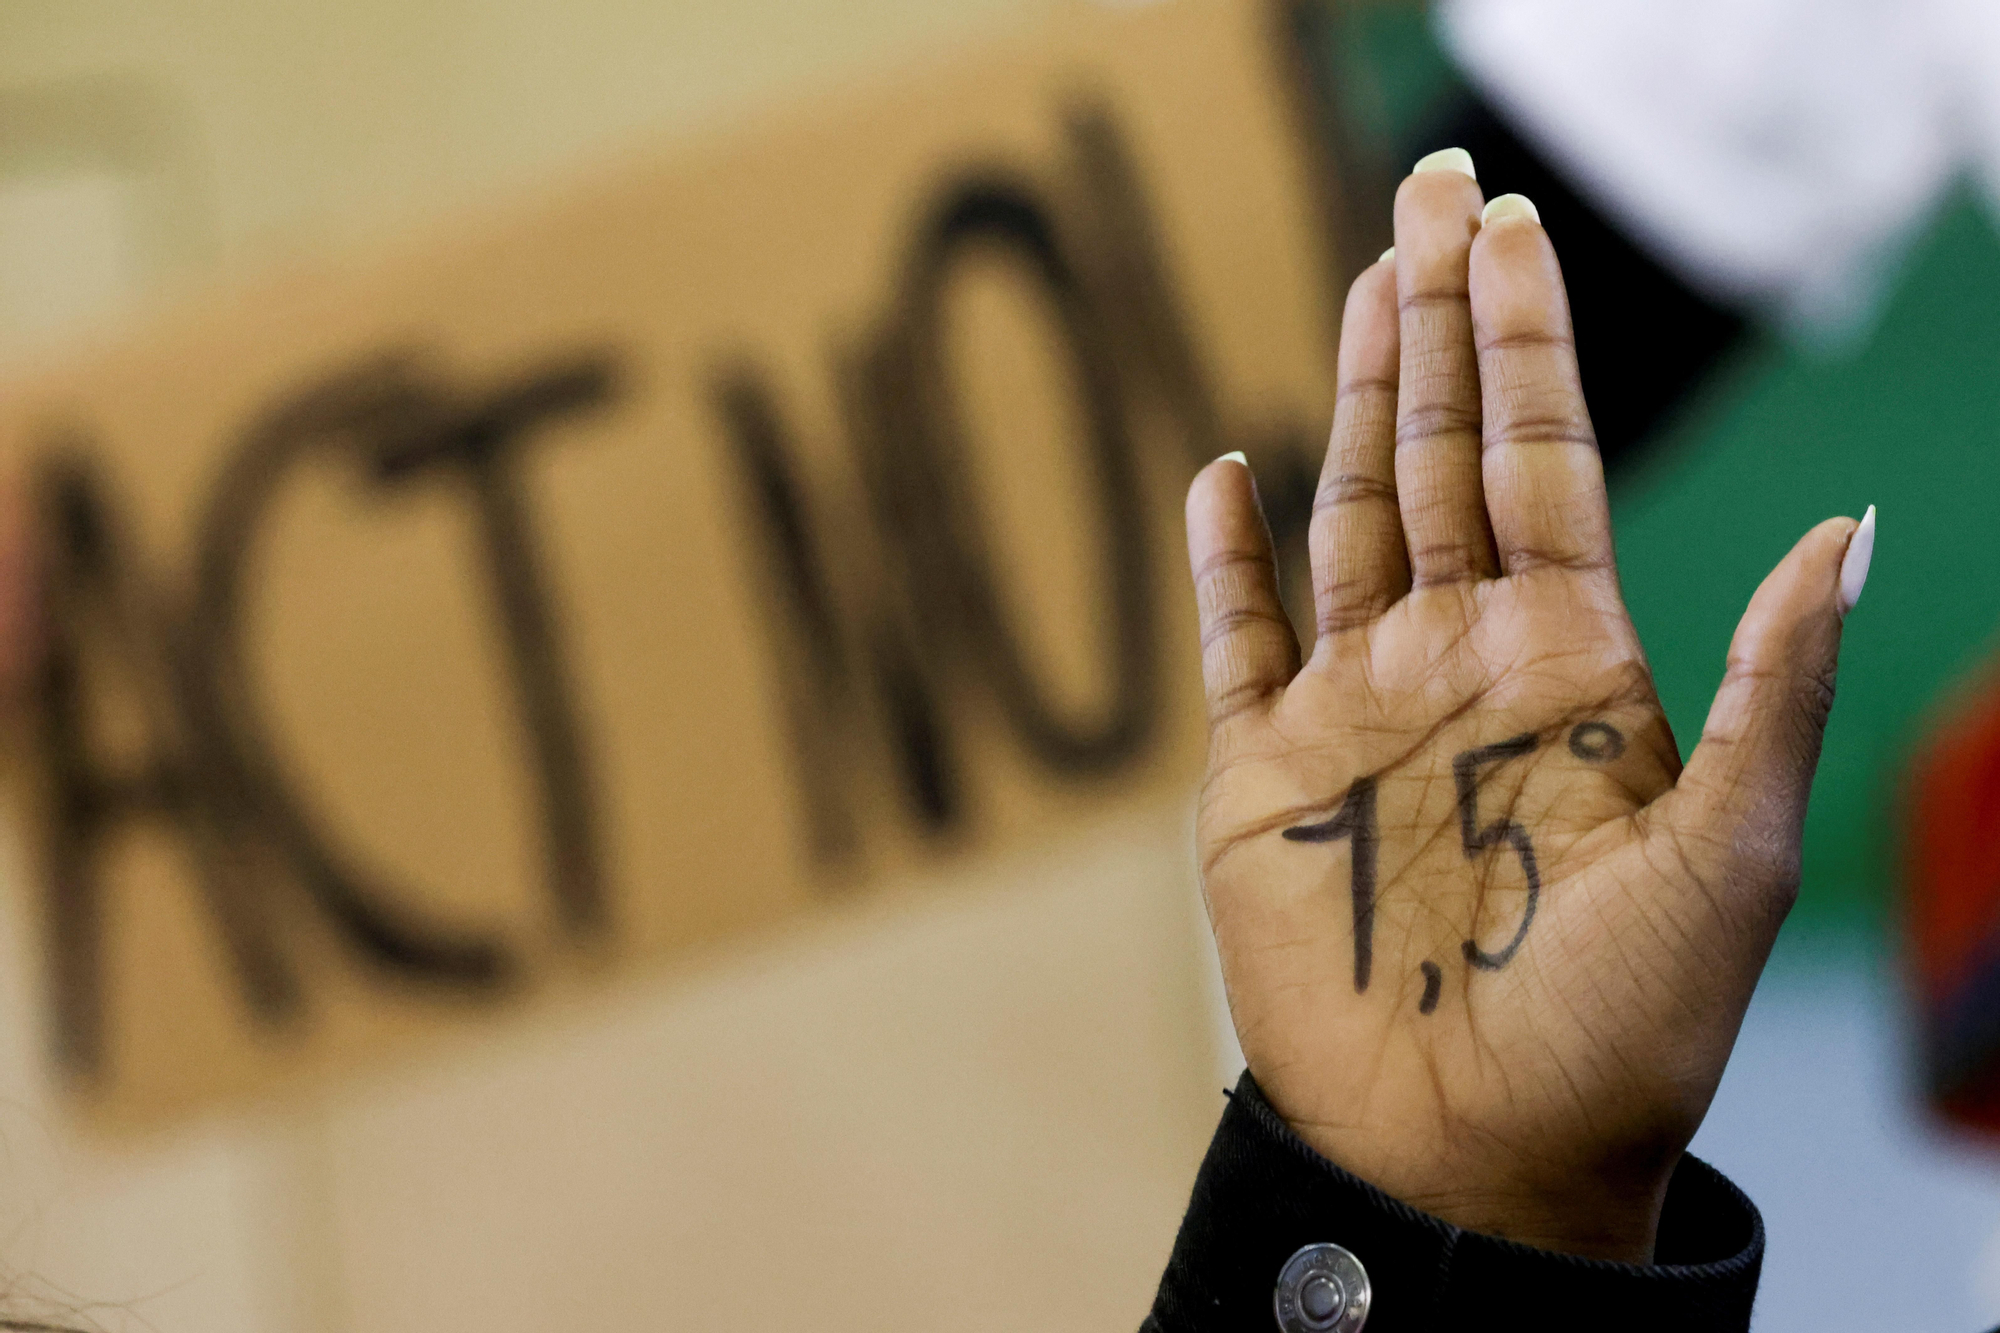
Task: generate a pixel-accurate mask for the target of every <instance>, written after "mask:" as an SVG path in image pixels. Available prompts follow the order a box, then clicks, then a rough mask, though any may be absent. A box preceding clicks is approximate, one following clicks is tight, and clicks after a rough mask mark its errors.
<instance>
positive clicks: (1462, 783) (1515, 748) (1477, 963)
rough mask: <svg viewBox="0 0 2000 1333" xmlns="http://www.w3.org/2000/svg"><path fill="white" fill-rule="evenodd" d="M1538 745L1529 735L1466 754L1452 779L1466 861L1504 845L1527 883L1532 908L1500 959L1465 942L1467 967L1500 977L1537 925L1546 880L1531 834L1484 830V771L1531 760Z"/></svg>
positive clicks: (1502, 827) (1512, 827) (1499, 827)
mask: <svg viewBox="0 0 2000 1333" xmlns="http://www.w3.org/2000/svg"><path fill="white" fill-rule="evenodd" d="M1535 744H1536V741H1535V735H1534V733H1533V732H1529V733H1528V734H1526V735H1523V736H1516V737H1514V738H1513V739H1512V740H1505V741H1500V742H1497V743H1496V744H1493V745H1482V746H1480V747H1479V748H1478V749H1476V750H1467V751H1465V752H1464V753H1463V754H1461V755H1459V756H1458V757H1457V758H1456V759H1453V760H1452V761H1451V775H1452V779H1453V780H1454V781H1455V782H1456V783H1457V784H1458V828H1459V836H1460V839H1461V840H1462V841H1463V843H1464V845H1465V856H1466V859H1467V860H1468V861H1469V860H1474V859H1476V858H1477V857H1478V856H1479V854H1480V853H1482V852H1484V851H1486V850H1487V849H1488V848H1492V847H1498V846H1499V845H1500V844H1502V843H1505V844H1507V845H1508V846H1510V847H1512V848H1513V849H1514V854H1515V855H1516V856H1518V857H1519V858H1520V859H1521V872H1522V873H1523V874H1524V875H1526V876H1527V880H1528V905H1527V906H1526V907H1525V908H1524V909H1523V910H1522V912H1521V924H1520V926H1519V927H1518V928H1517V929H1516V930H1515V931H1514V938H1513V939H1511V940H1509V941H1508V942H1507V947H1506V948H1504V949H1502V950H1501V951H1500V952H1498V953H1488V952H1486V950H1484V949H1482V948H1480V947H1479V942H1478V941H1477V940H1467V941H1466V942H1465V946H1464V947H1465V961H1467V962H1468V963H1471V964H1472V965H1473V966H1474V967H1480V968H1485V969H1487V970H1488V971H1497V970H1498V969H1500V968H1503V967H1505V966H1507V964H1508V963H1510V962H1512V961H1513V958H1514V951H1515V950H1517V949H1519V948H1520V947H1521V941H1522V940H1524V939H1526V938H1527V936H1528V927H1529V926H1530V925H1531V924H1533V922H1534V920H1535V907H1536V904H1537V903H1539V902H1540V901H1541V896H1542V875H1541V871H1540V870H1539V869H1537V868H1536V866H1535V844H1534V843H1533V842H1531V841H1529V839H1528V831H1527V830H1526V829H1524V828H1522V827H1521V826H1520V825H1519V824H1516V823H1515V822H1514V821H1513V820H1511V819H1499V820H1495V821H1494V822H1493V823H1491V824H1488V825H1487V826H1486V827H1484V828H1481V827H1480V826H1479V770H1480V769H1482V768H1485V767H1488V766H1489V765H1493V764H1504V763H1506V762H1507V761H1508V760H1509V759H1518V758H1520V757H1521V756H1522V755H1524V754H1529V753H1531V752H1532V751H1533V750H1534V748H1535Z"/></svg>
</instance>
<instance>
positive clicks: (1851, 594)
mask: <svg viewBox="0 0 2000 1333" xmlns="http://www.w3.org/2000/svg"><path fill="white" fill-rule="evenodd" d="M1874 558H1875V506H1874V505H1869V506H1868V512H1867V513H1865V514H1863V515H1862V516H1861V526H1860V527H1858V528H1856V529H1855V530H1854V535H1853V536H1852V537H1849V538H1848V539H1847V555H1846V556H1845V557H1843V558H1842V560H1841V562H1840V614H1841V615H1842V616H1843V617H1844V616H1846V615H1847V613H1848V612H1849V611H1852V610H1853V609H1854V604H1855V603H1856V602H1858V601H1860V600H1861V590H1862V589H1863V588H1865V587H1867V586H1868V564H1869V562H1870V561H1871V560H1873V559H1874Z"/></svg>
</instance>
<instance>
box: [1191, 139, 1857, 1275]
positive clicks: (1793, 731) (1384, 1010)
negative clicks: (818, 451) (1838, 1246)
mask: <svg viewBox="0 0 2000 1333" xmlns="http://www.w3.org/2000/svg"><path fill="white" fill-rule="evenodd" d="M1482 203H1483V200H1482V197H1481V193H1480V189H1479V186H1478V184H1477V183H1476V181H1475V180H1474V179H1473V176H1472V174H1471V164H1470V162H1469V160H1468V159H1466V158H1465V156H1464V155H1463V154H1461V153H1456V152H1451V153H1446V154H1438V155H1434V157H1433V158H1432V159H1426V162H1425V163H1424V164H1420V167H1419V170H1418V171H1417V173H1416V174H1414V175H1412V176H1411V177H1410V178H1408V179H1407V180H1406V181H1405V182H1404V183H1403V186H1402V188H1401V190H1400V192H1399V194H1398V197H1397V202H1396V248H1395V250H1394V251H1392V252H1391V253H1390V255H1387V256H1385V257H1384V260H1383V261H1382V262H1380V263H1378V264H1376V265H1374V266H1373V267H1371V268H1370V269H1369V270H1368V271H1366V272H1365V273H1363V274H1362V275H1361V277H1360V278H1359V279H1358V280H1357V281H1356V283H1355V284H1354V288H1353V290H1352V292H1351V294H1350V296H1349V299H1348V304H1347V311H1346V317H1345V322H1344V326H1343V330H1342V338H1341V349H1340V363H1339V401H1338V407H1337V410H1336V414H1335V419H1334V426H1333V435H1332V441H1331V445H1330V447H1329V450H1328V454H1327V459H1326V465H1325V471H1324V473H1323V476H1322V479H1321V483H1320V489H1319V495H1318V500H1317V504H1316V507H1315V511H1314V516H1313V522H1312V528H1311V546H1312V571H1313V599H1314V606H1315V612H1316V617H1317V628H1318V633H1317V639H1316V641H1315V642H1314V643H1313V644H1311V645H1310V651H1309V652H1308V653H1306V654H1304V655H1303V660H1302V654H1301V651H1300V647H1299V645H1298V643H1297V641H1296V639H1295V637H1294V635H1293V632H1292V629H1291V626H1290V623H1289V622H1288V620H1287V618H1286V616H1285V614H1284V611H1283V607H1282V605H1281V603H1280V601H1279V594H1278V588H1277V585H1276V575H1275V564H1274V562H1273V558H1272V551H1271V545H1270V539H1269V536H1268V533H1267V531H1266V528H1265V525H1264V522H1263V519H1262V516H1261V513H1260V511H1259V508H1258V504H1257V500H1256V495H1255V491H1254V487H1253V484H1252V480H1251V476H1250V473H1249V471H1248V470H1247V469H1246V468H1245V467H1243V466H1241V465H1240V463H1239V462H1238V461H1235V460H1219V461H1218V462H1216V463H1214V464H1212V465H1210V466H1209V467H1208V468H1207V469H1205V470H1204V471H1203V472H1202V473H1201V475H1200V476H1199V477H1198V478H1197V479H1196V481H1195V483H1194V486H1193V489H1192V491H1191V493H1190V495H1189V498H1188V537H1189V547H1190V557H1191V561H1192V566H1193V571H1194V579H1195V589H1196V595H1197V599H1198V603H1199V609H1200V620H1201V631H1202V654H1203V656H1202V664H1203V674H1204V679H1205V684H1206V689H1207V696H1208V707H1209V712H1210V719H1211V727H1212V731H1211V744H1210V756H1209V771H1208V777H1207V781H1206V784H1205V786H1204V788H1203V793H1202V800H1201V806H1200V815H1199V848H1200V860H1201V869H1202V875H1203V882H1204V889H1205V893H1206V897H1207V901H1208V906H1209V913H1210V917H1211V920H1212V923H1213V925H1214V928H1215V934H1216V938H1217V941H1218V944H1219V947H1220V951H1221V956H1222V962H1223V971H1224V976H1225V979H1226V982H1227V987H1228V993H1229V999H1230V1008H1231V1013H1232V1015H1233V1018H1234V1021H1235V1025H1236V1029H1237V1032H1238V1035H1239V1037H1240V1039H1241V1041H1242V1046H1243V1050H1244V1054H1245V1056H1246V1057H1247V1060H1248V1063H1249V1068H1250V1071H1251V1073H1252V1075H1253V1076H1254V1078H1255V1079H1256V1081H1257V1084H1258V1085H1259V1086H1260V1087H1261V1089H1262V1091H1263V1094H1264V1096H1265V1097H1266V1098H1268V1100H1269V1103H1270V1105H1271V1106H1272V1107H1273V1108H1274V1109H1275V1110H1277V1111H1278V1113H1279V1114H1280V1115H1282V1116H1283V1117H1284V1119H1285V1120H1286V1121H1287V1122H1288V1123H1289V1124H1290V1125H1291V1127H1292V1128H1293V1129H1294V1130H1296V1132H1297V1134H1298V1135H1299V1136H1300V1137H1301V1138H1303V1139H1304V1140H1305V1141H1306V1143H1308V1144H1309V1145H1311V1146H1312V1147H1313V1148H1316V1149H1318V1150H1319V1152H1320V1153H1322V1154H1323V1155H1325V1156H1326V1157H1327V1158H1329V1159H1331V1160H1332V1161H1333V1162H1335V1163H1337V1164H1339V1165H1340V1166H1342V1167H1345V1168H1346V1169H1347V1170H1349V1171H1351V1172H1353V1173H1354V1174H1355V1175H1358V1176H1360V1177H1361V1178H1362V1179H1364V1180H1366V1181H1368V1182H1370V1183H1372V1184H1373V1185H1375V1186H1377V1187H1379V1188H1380V1189H1381V1190H1383V1191H1385V1192H1387V1193H1388V1194H1389V1195H1392V1196H1394V1197H1395V1198H1397V1199H1400V1200H1401V1201H1403V1202H1404V1203H1407V1204H1410V1205H1412V1206H1414V1207H1416V1208H1418V1209H1421V1210H1423V1211H1425V1212H1428V1213H1430V1214H1432V1215H1434V1216H1435V1217H1437V1218H1441V1219H1443V1220H1444V1221H1446V1222H1449V1223H1453V1224H1456V1225H1457V1226H1460V1227H1463V1228H1466V1229H1468V1230H1471V1231H1477V1232H1484V1233H1488V1234H1492V1235H1499V1236H1505V1237H1509V1238H1512V1239H1514V1240H1517V1241H1520V1242H1523V1243H1525V1244H1528V1245H1531V1246H1535V1247H1539V1248H1542V1249H1545V1250H1553V1251H1560V1252H1564V1253H1568V1254H1573V1255H1581V1256H1589V1257H1595V1258H1602V1259H1613V1260H1624V1261H1628V1262H1635V1263H1646V1262H1648V1261H1649V1260H1650V1259H1651V1257H1652V1255H1653V1251H1654V1245H1655V1239H1656V1232H1657V1228H1658V1225H1659V1219H1660V1214H1661V1207H1662V1201H1663V1200H1664V1199H1665V1197H1666V1194H1667V1188H1668V1182H1669V1179H1670V1178H1671V1176H1672V1175H1673V1172H1674V1170H1675V1167H1676V1165H1677V1164H1678V1162H1679V1161H1680V1158H1681V1153H1682V1150H1683V1149H1684V1147H1685V1146H1686V1144H1687V1143H1688V1141H1689V1139H1690V1138H1691V1137H1692V1136H1693V1134H1694V1131H1695V1129H1696V1127H1697V1126H1698V1124H1699V1123H1700V1121H1701V1118H1702V1116H1703V1114H1704V1113H1705V1112H1706V1110H1707V1107H1708V1104H1709V1101H1710V1098H1711V1097H1712V1096H1713V1094H1714V1092H1715V1088H1716V1084H1717V1082H1718V1080H1719V1079H1720V1077H1721V1074H1722V1069H1723V1065H1724V1063H1725V1062H1726V1060H1727V1058H1728V1055H1729V1050H1730V1047H1731V1045H1732V1044H1733V1042H1734V1041H1735V1037H1736V1032H1737V1028H1738V1025H1739V1023H1740V1022H1741V1019H1742V1015H1743V1012H1744V1009H1745V1007H1746V1005H1747V1004H1748V1002H1749V999H1750V994H1751V991H1752V989H1753V987H1754V986H1755V984H1756V980H1757V976H1758V974H1759V972H1760V971H1761V969H1762V967H1763V964H1764V961H1765V958H1766V956H1767V954H1768V952H1769V950H1770V947H1771V944H1772V941H1773V939H1774V937H1775V935H1776V932H1777V930H1778V926H1779V924H1780V923H1781V921H1782V920H1783V918H1784V916H1785V913H1786V911H1787V909H1788V908H1789V906H1790V904H1791V902H1792V900H1793V897H1794V895H1795V893H1796V889H1797V884H1798V875H1799V848H1800V840H1801V833H1802V824H1803V819H1804V814H1805V807H1806V797H1807V792H1808V789H1809V787H1810V784H1811V780H1812V775H1813V769H1814V766H1815V764H1816V763H1817V760H1818V755H1819V747H1820V736H1821V732H1822V730H1823V728H1824V725H1825V722H1826V719H1827V715H1828V710H1829V708H1830V706H1831V704H1832V699H1833V679H1834V669H1835V663H1836V658H1837V655H1838V651H1839V644H1840V633H1841V622H1842V619H1843V617H1844V615H1845V614H1846V612H1847V610H1848V609H1850V608H1851V606H1852V603H1853V600H1854V598H1855V597H1857V596H1858V595H1859V591H1860V581H1861V579H1862V577H1864V576H1865V574H1866V564H1867V558H1868V553H1869V550H1870V549H1871V548H1872V540H1873V527H1872V521H1871V522H1870V523H1869V524H1868V526H1867V530H1866V531H1865V532H1860V533H1859V535H1858V536H1857V532H1858V525H1857V524H1856V523H1855V522H1854V521H1853V520H1852V519H1846V518H1837V519H1829V520H1828V521H1826V522H1825V523H1822V524H1820V525H1819V526H1818V527H1816V528H1814V529H1813V530H1812V531H1811V532H1809V533H1807V534H1806V535H1805V537H1804V538H1803V539H1802V540H1801V541H1800V542H1799V543H1798V545H1797V546H1796V547H1795V548H1794V549H1793V550H1792V552H1791V554H1790V555H1788V556H1787V557H1786V558H1785V560H1784V562H1783V563H1782V564H1780V565H1779V566H1778V568H1777V569H1776V570H1775V571H1774V572H1773V573H1772V574H1771V575H1770V576H1769V577H1768V578H1767V579H1766V580H1765V581H1764V584H1763V586H1762V587H1761V588H1759V590H1758V591H1757V594H1756V596H1755V597H1754V598H1753V600H1752V602H1751V604H1750V607H1749V610H1748V612H1747V614H1746V615H1745V616H1744V618H1743V621H1742V623H1741V625H1740V627H1739V628H1738V630H1737V632H1736V636H1735V639H1734V642H1733V643H1732V645H1731V648H1730V652H1729V658H1728V667H1727V672H1726V675H1725V677H1724V680H1723V683H1722V686H1721V688H1720V690H1719V692H1718V694H1717V696H1716V699H1715V702H1714V705H1713V708H1712V709H1711V711H1710V714H1709V717H1708V721H1707V725H1706V726H1705V727H1704V729H1703V732H1702V736H1701V739H1700V742H1699V743H1698V744H1697V746H1696V747H1695V750H1694V752H1693V754H1692V756H1691V757H1690V759H1689V761H1688V763H1687V766H1686V767H1685V768H1683V767H1682V764H1681V760H1680V756H1679V753H1678V750H1677V748H1676V745H1675V742H1674V738H1673V736H1672V734H1671V732H1670V731H1669V729H1668V725H1667V721H1666V718H1665V716H1664V715H1663V714H1662V712H1661V709H1660V704H1659V700H1658V698H1657V696H1656V694H1655V693H1654V689H1653V684H1652V679H1651V676H1650V674H1649V672H1648V670H1647V666H1646V659H1645V656H1644V653H1643V652H1642V650H1641V647H1640V644H1639V639H1638V636H1637V634H1636V632H1635V631H1634V629H1633V626H1632V623H1631V621H1630V619H1629V617H1628V616H1627V614H1626V610H1625V606H1624V602H1623V599H1622V597H1621V595H1620V592H1619V586H1618V579H1617V573H1616V569H1615V565H1614V556H1613V548H1612V537H1611V528H1610V521H1609V516H1608V510H1607V506H1606V501H1605V492H1604V481H1603V473H1602V468H1601V465H1600V462H1599V459H1598V455H1597V451H1596V447H1595V444H1594V441H1593V439H1592V435H1591V427H1590V421H1589V418H1588V415H1587V413H1586V411H1585V407H1584V400H1583V395H1582V392H1581V389H1580V384H1579V379H1578V372H1577V365H1576V358H1575V353H1574V347H1573V344H1572V342H1571V338H1570V326H1569V314H1568V305H1567V301H1566V298H1565V295H1564V291H1563V284H1562V277H1561V273H1560V270H1559V268H1558V266H1557V262H1556V257H1555V253H1554V250H1553V249H1552V247H1551V244H1550V241H1549V238H1548V236H1547V235H1546V234H1545V233H1544V232H1543V230H1542V228H1541V227H1540V225H1539V224H1538V220H1537V219H1536V217H1535V216H1534V213H1533V209H1532V206H1531V205H1530V204H1528V203H1527V201H1525V200H1523V199H1521V198H1520V197H1519V196H1508V197H1506V198H1503V199H1501V200H1496V201H1495V203H1494V204H1493V205H1492V206H1491V207H1490V208H1487V209H1485V210H1484V212H1485V216H1484V218H1483V219H1482ZM1850 553H1851V555H1850ZM1843 565H1845V570H1843Z"/></svg>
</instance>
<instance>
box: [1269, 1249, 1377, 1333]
mask: <svg viewBox="0 0 2000 1333" xmlns="http://www.w3.org/2000/svg"><path fill="white" fill-rule="evenodd" d="M1371 1294H1372V1293H1371V1292H1370V1290H1369V1287H1368V1270H1367V1269H1365V1268H1363V1267H1362V1266H1361V1261H1360V1260H1359V1259H1357V1258H1355V1257H1354V1255H1353V1254H1351V1253H1350V1252H1348V1251H1347V1250H1344V1249H1342V1248H1341V1247H1340V1246H1338V1245H1332V1244H1322V1245H1308V1246H1306V1247H1305V1248H1304V1249H1302V1250H1300V1251H1299V1252H1298V1253H1297V1254H1294V1255H1293V1256H1292V1257H1291V1258H1289V1259H1287V1260H1285V1266H1284V1267H1283V1268H1281V1269H1279V1270H1278V1287H1277V1290H1276V1291H1275V1292H1273V1293H1272V1304H1273V1306H1274V1307H1275V1308H1276V1310H1277V1313H1278V1327H1279V1328H1280V1329H1282V1330H1284V1333H1361V1326H1362V1325H1363V1324H1365V1323H1367V1322H1368V1301H1369V1297H1370V1295H1371Z"/></svg>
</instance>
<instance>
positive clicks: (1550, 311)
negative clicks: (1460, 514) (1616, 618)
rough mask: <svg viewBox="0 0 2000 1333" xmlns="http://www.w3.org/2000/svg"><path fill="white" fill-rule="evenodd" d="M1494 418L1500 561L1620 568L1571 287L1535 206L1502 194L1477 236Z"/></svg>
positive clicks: (1487, 460)
mask: <svg viewBox="0 0 2000 1333" xmlns="http://www.w3.org/2000/svg"><path fill="white" fill-rule="evenodd" d="M1469 276H1470V285H1471V295H1472V325H1473V332H1474V338H1475V341H1476V343H1477V345H1478V348H1479V384H1480V390H1481V394H1482V396H1483V399H1484V402H1483V405H1482V406H1483V412H1484V416H1485V429H1484V443H1483V446H1482V448H1481V451H1480V471H1481V476H1482V479H1483V480H1484V483H1485V489H1486V506H1487V513H1488V517H1489V518H1490V519H1491V521H1492V524H1493V539H1494V544H1495V545H1496V546H1498V547H1499V550H1500V564H1501V568H1502V569H1503V570H1504V571H1505V572H1506V573H1508V574H1510V575H1513V574H1523V573H1527V572H1528V571H1530V570H1533V569H1537V568H1542V567H1546V566H1550V565H1555V566H1559V567H1561V568H1564V569H1575V570H1594V569H1610V568H1611V567H1612V560H1613V556H1612V547H1611V514H1610V509H1609V506H1608V504H1607V502H1606V500H1605V495H1604V462H1603V459H1602V458H1600V457H1599V456H1598V452H1597V436H1596V433H1595V432H1593V431H1592V429H1591V426H1590V413H1589V412H1588V410H1587V409H1586V408H1585V407H1584V402H1583V380H1582V378H1581V377H1580V376H1579V375H1578V373H1577V367H1576V339H1575V336H1574V335H1573V333H1572V332H1571V329H1570V319H1569V297H1568V295H1567V293H1566V292H1565V291H1564V290H1563V280H1562V269H1561V267H1560V266H1559V265H1558V264H1557V263H1556V253H1555V248H1554V247H1553V246H1552V245H1550V244H1549V238H1548V233H1546V232H1544V231H1543V230H1542V226H1541V219H1540V217H1539V216H1538V215H1537V214H1536V213H1535V209H1534V205H1533V204H1531V203H1529V202H1528V200H1527V199H1525V198H1523V197H1522V196H1520V195H1517V194H1516V195H1503V196H1501V197H1500V198H1498V199H1495V200H1494V201H1493V202H1492V203H1490V204H1488V205H1487V206H1486V215H1485V218H1484V221H1483V225H1482V226H1481V228H1480V232H1479V237H1478V239H1477V240H1476V241H1474V242H1473V246H1472V260H1471V272H1470V275H1469Z"/></svg>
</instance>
